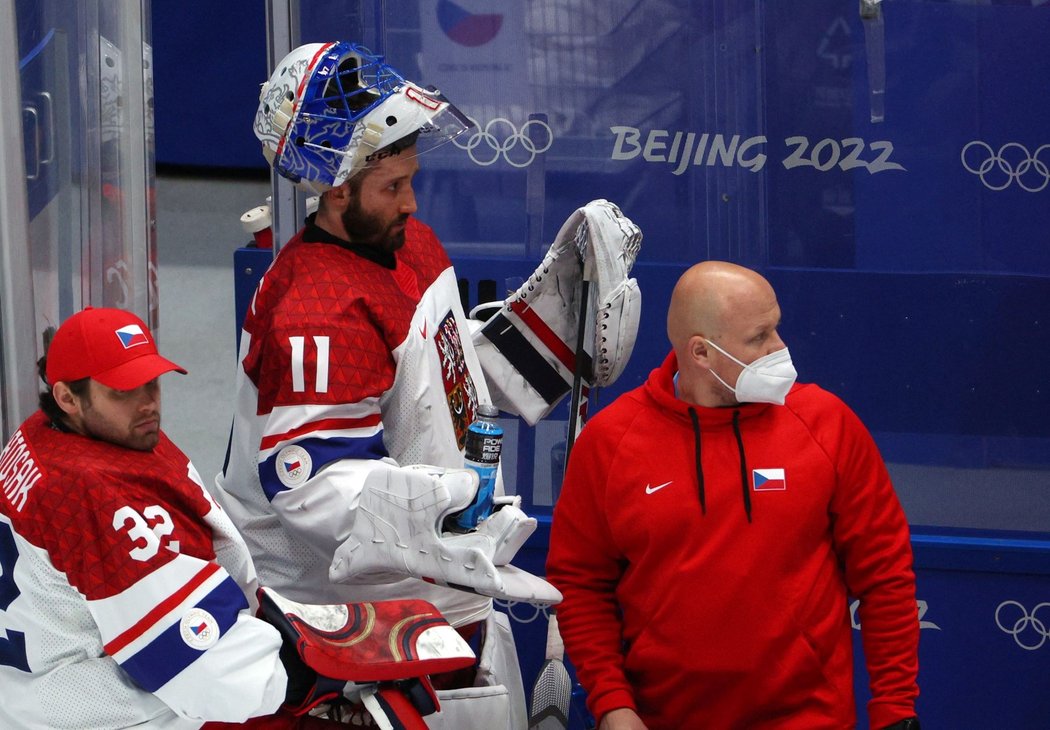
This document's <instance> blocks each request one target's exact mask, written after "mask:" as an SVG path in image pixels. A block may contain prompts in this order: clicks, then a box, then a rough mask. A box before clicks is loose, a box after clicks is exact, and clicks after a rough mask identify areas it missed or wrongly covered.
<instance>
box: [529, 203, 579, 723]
mask: <svg viewBox="0 0 1050 730" xmlns="http://www.w3.org/2000/svg"><path fill="white" fill-rule="evenodd" d="M586 225H587V224H586V222H584V223H581V224H580V228H581V229H583V228H584V226H586ZM581 233H584V232H583V231H582V230H581ZM585 242H586V235H585V233H584V234H583V235H580V234H579V233H578V234H577V245H579V244H581V243H584V244H585ZM580 253H581V257H582V259H583V261H584V264H583V278H582V281H581V282H580V317H579V320H578V322H579V329H578V331H577V333H576V363H575V368H574V373H573V378H572V391H571V395H570V398H569V424H568V429H567V431H566V434H565V466H566V467H568V464H569V454H570V453H571V451H572V446H573V444H574V443H575V442H576V437H577V436H579V435H580V430H581V429H582V428H583V422H584V420H585V419H584V415H585V414H584V413H583V409H584V408H586V401H585V400H584V396H583V379H584V378H583V376H584V373H583V368H584V359H585V355H586V353H585V351H584V347H585V343H586V341H587V337H586V335H587V323H588V322H590V316H589V310H590V303H591V296H590V295H591V279H592V278H593V276H594V271H593V267H592V266H591V264H590V263H589V259H588V257H587V256H586V255H584V254H585V252H583V251H581V252H580ZM562 475H563V476H564V471H563V472H562ZM564 656H565V645H564V643H563V642H562V639H561V632H559V631H558V616H557V614H556V613H555V611H554V609H553V608H551V610H550V614H549V615H548V618H547V650H546V652H545V661H544V662H543V666H542V667H540V672H539V674H538V675H537V677H536V682H535V683H534V684H533V686H532V698H531V699H532V703H531V706H532V711H531V712H530V713H529V730H566V729H567V728H568V727H569V708H570V706H571V705H572V680H571V679H570V677H569V671H568V669H566V668H565V661H564Z"/></svg>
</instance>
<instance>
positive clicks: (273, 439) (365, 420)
mask: <svg viewBox="0 0 1050 730" xmlns="http://www.w3.org/2000/svg"><path fill="white" fill-rule="evenodd" d="M381 421H382V416H381V415H380V414H379V413H372V414H370V415H367V416H362V417H361V418H325V419H323V420H320V421H310V422H309V423H304V424H303V425H302V426H300V427H299V428H293V429H291V430H290V431H285V432H284V433H275V434H270V435H269V436H263V438H262V440H261V441H260V442H259V451H266V450H267V449H272V448H273V447H274V446H276V445H277V444H279V443H281V442H283V441H291V440H292V439H296V438H299V437H300V436H304V435H306V434H315V433H317V432H318V431H349V430H353V429H355V428H370V427H372V426H376V425H378V424H379V423H380V422H381Z"/></svg>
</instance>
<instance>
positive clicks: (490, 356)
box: [472, 200, 642, 425]
mask: <svg viewBox="0 0 1050 730" xmlns="http://www.w3.org/2000/svg"><path fill="white" fill-rule="evenodd" d="M641 243H642V232H641V230H640V229H639V228H638V226H636V225H635V224H634V223H632V222H631V220H630V219H629V218H627V217H626V216H625V215H624V214H623V213H622V212H621V211H620V209H619V208H618V207H617V206H616V205H614V204H613V203H610V202H609V201H607V200H592V201H591V202H590V203H588V204H587V205H585V206H583V207H582V208H579V209H577V210H576V211H575V212H574V213H573V214H572V215H571V216H569V218H568V219H567V220H566V221H565V223H564V224H562V227H561V230H559V231H558V236H557V238H555V240H554V243H553V244H551V247H550V249H549V250H548V251H547V255H546V256H545V257H544V258H543V261H542V262H541V263H540V265H539V268H537V269H536V271H534V272H533V274H532V276H530V277H529V278H528V280H527V281H526V282H525V283H524V284H523V285H522V286H521V288H520V289H518V291H517V292H515V293H514V294H512V295H511V296H510V297H509V298H508V299H507V300H506V301H505V302H504V303H503V306H502V308H501V309H500V310H499V312H498V313H497V314H496V315H495V316H493V317H492V318H491V319H489V320H488V322H487V323H486V324H485V326H484V327H481V328H479V329H477V330H475V331H474V332H473V337H472V339H473V341H474V348H475V349H476V350H477V353H478V357H479V358H480V360H481V366H482V369H483V370H484V371H485V380H486V382H487V383H488V385H489V390H490V391H491V395H492V399H493V402H494V403H495V404H496V405H497V406H499V407H500V408H501V409H503V410H505V411H509V412H511V413H516V414H518V415H520V416H521V417H522V418H524V419H525V420H526V421H527V422H528V423H529V424H530V425H535V424H536V423H537V422H538V421H539V420H540V419H541V418H543V417H544V416H546V415H547V414H549V413H550V412H551V411H552V410H553V409H554V407H555V406H556V405H557V404H558V403H559V402H560V401H561V399H562V398H563V397H564V396H565V395H566V394H567V393H568V392H569V390H570V388H571V387H572V380H573V374H574V372H575V367H576V352H575V349H576V338H577V332H578V331H579V328H580V327H585V328H586V331H587V333H588V335H589V336H588V337H587V339H586V340H585V347H584V349H585V351H586V352H585V357H586V362H584V363H583V373H584V379H585V380H586V382H587V384H588V385H589V386H590V387H604V386H606V385H610V384H612V383H613V382H614V381H615V380H616V378H618V377H619V376H620V373H622V372H623V369H624V367H625V366H626V365H627V360H628V359H629V358H630V356H631V351H632V350H633V349H634V342H635V338H636V337H637V334H638V317H639V314H640V310H641V292H640V291H639V289H638V282H637V281H635V280H634V279H630V278H628V274H630V272H631V267H632V266H634V261H635V259H636V258H637V257H638V251H639V249H640V247H641ZM585 278H586V279H587V280H588V281H590V282H591V287H590V299H591V305H590V306H589V307H588V310H587V311H588V312H590V314H591V317H590V318H589V320H588V321H583V322H581V321H580V303H581V302H580V299H581V292H582V290H583V286H582V282H583V280H584V279H585Z"/></svg>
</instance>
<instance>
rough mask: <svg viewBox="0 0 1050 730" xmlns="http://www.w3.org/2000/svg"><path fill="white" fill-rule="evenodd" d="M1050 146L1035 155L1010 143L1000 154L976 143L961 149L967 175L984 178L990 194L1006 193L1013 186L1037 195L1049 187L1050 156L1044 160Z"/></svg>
mask: <svg viewBox="0 0 1050 730" xmlns="http://www.w3.org/2000/svg"><path fill="white" fill-rule="evenodd" d="M1048 150H1050V144H1044V145H1043V146H1042V147H1040V148H1039V149H1037V150H1036V151H1035V153H1034V154H1029V152H1028V148H1027V147H1025V146H1024V145H1023V144H1020V143H1018V142H1007V143H1006V144H1004V145H1003V146H1002V147H1000V148H999V151H998V152H996V151H994V150H992V148H991V146H990V145H988V144H985V143H984V142H981V141H980V140H974V141H972V142H969V143H967V145H966V146H965V147H963V148H962V152H961V153H960V155H959V157H960V159H961V160H962V165H963V167H964V168H966V171H967V172H971V173H973V174H974V175H976V176H977V177H979V178H981V182H982V183H983V184H984V186H985V187H986V188H988V189H989V190H1006V188H1008V187H1010V185H1011V184H1012V183H1014V182H1017V184H1018V185H1019V186H1021V188H1022V189H1024V190H1027V191H1028V192H1030V193H1038V192H1039V191H1040V190H1043V189H1044V188H1045V187H1046V186H1047V185H1048V184H1050V154H1047V155H1046V157H1047V159H1045V160H1044V159H1042V157H1041V156H1042V155H1043V153H1044V152H1047V151H1048Z"/></svg>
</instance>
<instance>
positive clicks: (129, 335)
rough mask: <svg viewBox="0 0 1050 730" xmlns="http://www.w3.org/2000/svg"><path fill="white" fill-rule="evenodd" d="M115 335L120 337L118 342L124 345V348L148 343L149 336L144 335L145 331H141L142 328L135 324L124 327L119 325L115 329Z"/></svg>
mask: <svg viewBox="0 0 1050 730" xmlns="http://www.w3.org/2000/svg"><path fill="white" fill-rule="evenodd" d="M117 337H119V338H120V344H122V345H124V349H125V350H127V349H129V348H132V347H134V346H135V345H148V344H149V338H148V337H146V333H145V332H143V331H142V328H141V327H139V326H138V325H137V324H129V325H127V326H126V327H121V328H120V329H119V330H117Z"/></svg>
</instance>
